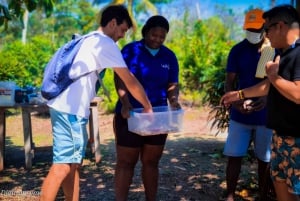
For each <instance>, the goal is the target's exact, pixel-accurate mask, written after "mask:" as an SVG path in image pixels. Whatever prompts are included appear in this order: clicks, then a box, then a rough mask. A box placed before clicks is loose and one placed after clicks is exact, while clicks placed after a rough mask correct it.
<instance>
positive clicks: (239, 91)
mask: <svg viewBox="0 0 300 201" xmlns="http://www.w3.org/2000/svg"><path fill="white" fill-rule="evenodd" d="M238 94H239V99H240V100H244V99H245V95H244V92H243V90H238Z"/></svg>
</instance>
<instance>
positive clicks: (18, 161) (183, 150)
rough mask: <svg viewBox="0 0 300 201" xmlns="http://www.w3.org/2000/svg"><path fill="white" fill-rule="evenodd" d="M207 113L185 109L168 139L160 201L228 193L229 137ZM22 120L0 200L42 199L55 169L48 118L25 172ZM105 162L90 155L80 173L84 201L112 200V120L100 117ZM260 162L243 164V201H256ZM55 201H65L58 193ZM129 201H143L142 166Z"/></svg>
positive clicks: (37, 122)
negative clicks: (51, 169)
mask: <svg viewBox="0 0 300 201" xmlns="http://www.w3.org/2000/svg"><path fill="white" fill-rule="evenodd" d="M207 112H208V111H207V110H204V109H193V108H185V115H184V123H183V132H181V133H177V134H170V135H169V137H168V140H167V144H166V147H165V150H164V155H163V157H162V159H161V164H160V180H159V193H158V200H159V201H188V200H189V201H196V200H197V201H218V200H222V199H220V198H221V197H222V193H223V191H224V188H225V180H224V179H225V175H224V170H225V165H226V158H224V157H223V156H222V148H223V145H224V140H225V138H226V133H223V134H219V135H218V136H217V137H216V136H215V135H214V132H213V131H211V130H210V129H209V124H208V122H207ZM19 122H21V117H20V115H17V116H12V117H9V118H8V120H7V141H6V153H5V157H6V161H5V165H6V167H5V170H4V171H3V172H0V200H22V201H24V200H38V196H37V194H39V192H40V186H41V183H42V181H43V179H44V177H45V176H46V174H47V172H48V170H49V167H50V165H51V157H52V151H51V140H52V137H51V132H50V128H51V127H50V126H51V125H50V123H49V119H47V118H46V119H45V118H41V117H33V133H34V142H35V146H36V150H35V158H34V165H33V168H32V170H25V169H24V152H23V149H22V145H23V139H22V133H21V132H22V127H21V126H20V123H19ZM99 124H100V136H101V137H100V138H101V153H102V159H101V162H100V163H99V164H95V162H94V159H93V155H92V154H91V153H90V152H88V153H87V156H86V159H85V160H84V164H83V168H82V174H81V192H80V196H81V199H80V200H88V201H93V200H100V201H110V200H111V201H112V200H114V188H113V176H114V166H115V147H114V137H113V132H112V115H100V116H99ZM255 167H256V163H255V162H252V161H247V160H245V163H244V166H243V170H242V174H241V180H240V181H239V189H238V192H237V193H239V194H240V195H241V198H240V200H254V199H255V197H256V191H257V181H256V174H255ZM57 200H63V198H62V193H61V192H60V193H59V196H58V198H57ZM128 200H134V201H143V200H145V198H144V189H143V185H142V182H141V179H140V164H138V166H137V167H136V171H135V176H134V179H133V183H132V186H131V188H130V195H129V199H128Z"/></svg>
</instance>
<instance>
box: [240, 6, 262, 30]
mask: <svg viewBox="0 0 300 201" xmlns="http://www.w3.org/2000/svg"><path fill="white" fill-rule="evenodd" d="M263 13H264V11H262V10H260V9H253V10H250V11H249V12H247V13H246V16H245V22H244V27H243V28H244V29H260V28H262V26H263V24H264V23H265V20H264V19H263V17H262V16H263Z"/></svg>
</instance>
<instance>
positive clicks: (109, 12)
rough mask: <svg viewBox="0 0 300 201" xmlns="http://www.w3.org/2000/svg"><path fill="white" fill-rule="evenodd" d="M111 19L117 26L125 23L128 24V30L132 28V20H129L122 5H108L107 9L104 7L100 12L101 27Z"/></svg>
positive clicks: (126, 11)
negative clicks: (114, 20)
mask: <svg viewBox="0 0 300 201" xmlns="http://www.w3.org/2000/svg"><path fill="white" fill-rule="evenodd" d="M112 19H116V21H117V25H120V24H122V23H123V22H124V21H126V22H127V24H128V28H131V27H132V20H131V18H130V15H129V13H128V10H127V8H126V7H125V6H123V5H110V6H108V7H105V8H104V9H103V11H102V12H101V17H100V25H101V26H102V27H105V26H106V25H107V24H108V22H110V21H111V20H112Z"/></svg>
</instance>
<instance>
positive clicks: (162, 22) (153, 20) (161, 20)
mask: <svg viewBox="0 0 300 201" xmlns="http://www.w3.org/2000/svg"><path fill="white" fill-rule="evenodd" d="M154 27H161V28H164V29H165V30H166V31H167V32H169V22H168V20H167V19H166V18H165V17H163V16H161V15H154V16H152V17H150V18H149V19H148V20H147V21H146V23H145V25H144V26H143V28H142V36H143V38H144V37H145V35H146V33H147V32H148V31H149V30H150V29H151V28H154Z"/></svg>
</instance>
